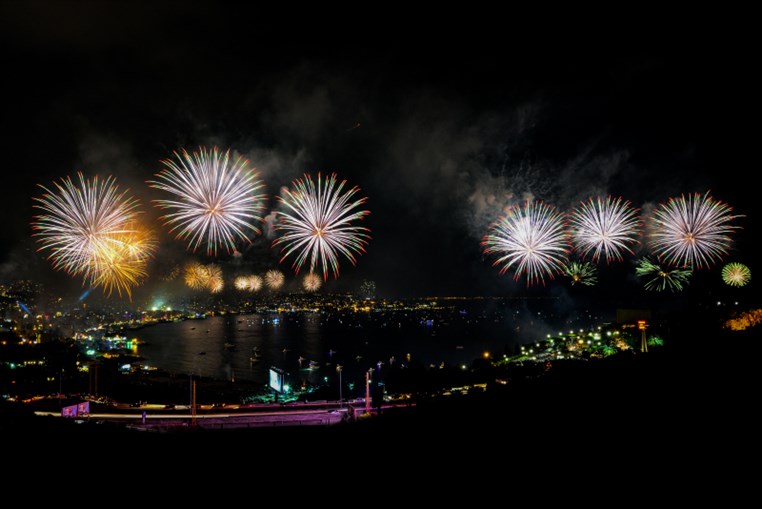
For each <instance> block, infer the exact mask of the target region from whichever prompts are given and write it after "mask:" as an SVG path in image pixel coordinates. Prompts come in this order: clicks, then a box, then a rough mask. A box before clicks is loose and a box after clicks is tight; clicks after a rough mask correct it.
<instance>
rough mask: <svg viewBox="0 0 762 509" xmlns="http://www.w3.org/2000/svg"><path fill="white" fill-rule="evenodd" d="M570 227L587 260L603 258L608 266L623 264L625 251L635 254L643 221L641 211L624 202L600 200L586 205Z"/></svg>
mask: <svg viewBox="0 0 762 509" xmlns="http://www.w3.org/2000/svg"><path fill="white" fill-rule="evenodd" d="M569 223H570V226H571V234H572V238H573V239H574V246H575V248H576V249H577V251H578V252H579V254H580V256H582V257H583V258H585V257H587V256H592V260H593V262H597V261H598V259H599V258H600V257H601V256H603V257H605V258H606V261H607V262H611V261H612V260H613V259H616V260H619V261H621V260H622V251H626V252H628V253H630V254H633V253H632V249H631V246H632V245H634V244H635V243H637V236H638V235H639V234H640V229H641V225H640V220H639V219H638V213H637V210H635V209H633V208H632V206H631V205H630V202H629V201H622V199H621V198H616V199H614V198H612V197H610V196H609V197H607V198H606V199H605V200H601V198H600V197H598V198H596V199H595V200H593V199H592V198H591V199H590V200H588V201H586V202H582V203H581V204H580V205H579V207H577V209H576V210H575V211H574V212H573V213H572V215H571V217H570V219H569Z"/></svg>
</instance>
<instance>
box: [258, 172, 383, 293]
mask: <svg viewBox="0 0 762 509" xmlns="http://www.w3.org/2000/svg"><path fill="white" fill-rule="evenodd" d="M346 182H347V181H346V180H342V181H341V182H339V183H338V184H337V180H336V174H335V173H334V174H331V176H330V177H328V178H326V179H325V180H323V179H322V178H321V174H320V173H318V176H317V185H316V184H315V182H314V181H313V180H312V177H310V176H309V175H307V174H305V176H304V179H296V180H295V181H294V182H293V190H290V189H286V190H284V192H283V194H282V195H281V196H279V197H278V200H279V201H280V203H282V204H283V206H284V207H283V208H284V211H281V212H278V214H277V217H278V222H277V224H276V229H277V230H280V231H283V232H284V233H283V235H281V236H280V237H279V238H277V239H276V240H275V241H274V242H273V246H277V245H282V248H281V253H283V257H282V258H281V259H280V262H283V260H285V259H286V258H288V257H289V256H290V255H291V254H294V255H295V256H296V259H295V260H294V263H293V265H292V267H293V269H294V271H295V272H296V273H297V274H298V273H299V269H301V268H302V266H303V265H304V264H305V263H306V262H307V261H308V260H309V263H308V265H309V271H310V272H314V271H315V268H316V267H317V268H318V272H320V271H322V273H323V279H328V269H329V267H330V268H331V270H332V271H333V276H334V277H335V278H338V277H339V260H338V257H339V254H342V255H344V257H345V258H347V259H348V260H349V261H350V262H351V263H352V265H355V263H356V258H355V256H356V255H360V254H362V253H364V252H365V246H366V245H367V244H368V239H370V236H369V235H368V233H367V232H370V230H368V229H367V228H364V227H361V226H352V225H351V223H352V221H354V220H359V219H362V218H364V217H365V216H367V215H368V214H370V212H369V211H367V210H355V209H357V208H358V207H360V206H361V205H363V204H364V203H365V202H366V200H367V198H360V199H358V200H355V201H350V200H351V199H352V197H353V196H354V195H355V194H357V192H358V191H359V190H360V189H359V188H358V187H353V188H351V189H349V190H348V191H346V192H344V193H342V191H343V189H344V186H345V185H346Z"/></svg>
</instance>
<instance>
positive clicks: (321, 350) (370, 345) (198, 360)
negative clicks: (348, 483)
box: [135, 302, 579, 385]
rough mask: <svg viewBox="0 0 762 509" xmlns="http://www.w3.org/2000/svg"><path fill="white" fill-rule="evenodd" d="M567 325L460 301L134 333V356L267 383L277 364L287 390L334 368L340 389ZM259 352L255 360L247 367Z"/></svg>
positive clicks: (542, 312) (466, 359)
mask: <svg viewBox="0 0 762 509" xmlns="http://www.w3.org/2000/svg"><path fill="white" fill-rule="evenodd" d="M551 304H552V303H551ZM530 307H531V309H530ZM573 321H574V320H569V319H568V318H564V319H561V318H560V317H558V316H555V315H554V312H553V310H552V306H550V308H548V303H540V304H538V305H535V306H527V305H526V303H521V304H520V305H519V304H516V303H512V302H498V303H495V302H488V303H484V302H458V303H455V304H453V305H450V306H448V307H447V309H444V310H442V309H440V310H427V309H424V310H420V309H417V310H395V311H384V312H370V313H362V312H359V313H352V312H345V313H336V312H334V313H315V312H292V313H259V314H248V315H233V314H228V315H223V316H215V317H210V318H206V319H203V320H186V321H182V322H173V323H164V324H158V325H155V326H150V327H147V328H145V329H141V330H139V331H136V334H135V336H136V337H137V338H138V339H139V340H140V341H141V343H145V344H141V346H140V347H139V354H140V355H141V356H143V357H144V358H145V359H146V361H145V362H146V364H148V365H151V366H156V367H158V368H161V369H164V370H166V371H169V372H172V373H178V374H180V373H183V374H189V373H192V374H195V375H200V376H205V377H211V378H216V379H223V380H232V379H235V380H247V381H252V382H261V383H262V384H263V385H265V384H267V383H268V379H269V378H268V375H269V369H270V367H277V368H280V369H282V370H284V371H285V372H286V374H287V377H286V380H287V382H288V383H291V384H295V383H303V382H306V383H310V384H319V383H321V382H322V381H324V379H325V378H330V377H338V374H337V371H336V365H337V364H340V365H342V367H343V371H342V376H343V377H345V382H346V381H348V380H353V379H354V380H361V379H362V377H363V376H364V373H365V371H367V370H369V369H376V370H378V369H381V370H384V369H387V368H388V367H389V366H390V365H391V364H394V363H405V364H406V363H410V362H416V363H421V364H423V365H424V366H440V365H441V364H442V363H445V364H446V365H469V364H470V363H471V362H472V361H473V359H475V358H477V357H481V356H483V355H484V353H485V352H488V353H489V354H490V355H491V356H493V357H497V356H502V355H503V354H505V353H508V354H510V353H512V352H513V350H514V348H515V346H516V345H517V344H519V343H528V342H531V341H536V340H539V339H543V338H544V337H545V334H546V333H548V332H550V331H553V333H555V332H558V331H559V330H560V329H559V326H565V327H567V328H568V325H570V324H571V323H572V322H573ZM552 322H555V324H554V325H550V323H552ZM559 322H560V323H559ZM576 322H577V323H576V324H575V326H576V325H579V323H578V322H579V320H576ZM255 350H256V351H257V352H259V358H258V359H257V360H256V361H255V362H252V360H251V357H252V355H253V352H254V351H255ZM300 359H301V362H300ZM311 361H312V367H310V362H311ZM379 362H380V363H381V364H380V365H379Z"/></svg>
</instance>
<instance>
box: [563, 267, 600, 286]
mask: <svg viewBox="0 0 762 509" xmlns="http://www.w3.org/2000/svg"><path fill="white" fill-rule="evenodd" d="M563 268H564V275H565V276H567V277H568V278H569V279H571V284H572V285H575V284H577V283H579V284H581V285H585V286H593V285H594V284H595V283H597V282H598V277H597V275H596V274H597V272H598V269H597V268H596V267H595V265H593V264H592V263H590V262H567V263H565V264H564V267H563Z"/></svg>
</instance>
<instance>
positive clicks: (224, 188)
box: [148, 147, 264, 256]
mask: <svg viewBox="0 0 762 509" xmlns="http://www.w3.org/2000/svg"><path fill="white" fill-rule="evenodd" d="M174 155H175V159H176V160H172V159H168V160H165V161H162V163H163V164H164V165H165V166H166V168H165V169H164V170H162V171H161V172H159V173H158V174H156V180H153V181H149V182H148V183H149V184H150V186H151V187H154V188H156V189H161V190H163V191H167V192H169V193H171V194H173V195H175V197H176V198H175V199H172V200H156V204H157V205H158V206H159V207H161V208H162V209H165V210H168V211H170V213H168V214H167V215H165V216H163V217H162V219H163V220H164V221H165V224H166V225H167V226H170V227H171V228H170V232H171V233H176V236H177V238H178V239H183V240H187V241H188V248H189V249H192V250H193V252H195V251H196V250H197V249H198V248H199V246H201V245H202V244H206V252H207V254H208V255H214V256H216V255H217V249H218V247H219V246H222V247H224V248H225V249H226V250H227V251H228V252H234V251H235V250H236V246H235V242H236V240H239V239H243V240H245V241H246V242H249V243H251V237H253V235H252V233H253V234H258V233H261V231H260V229H259V227H258V226H257V225H258V223H260V222H261V221H262V216H261V212H262V210H263V208H264V195H263V194H261V193H260V189H262V187H263V186H264V185H263V183H262V181H261V180H259V179H258V174H257V173H256V172H254V171H252V170H250V169H249V168H248V164H249V162H248V161H247V160H246V159H244V158H243V157H238V158H237V159H236V160H235V161H231V160H230V150H228V151H227V152H225V153H224V154H223V153H221V152H220V151H219V149H218V148H217V147H214V148H213V149H212V150H207V149H206V148H204V147H200V148H199V151H198V152H193V154H189V153H188V152H187V151H185V150H184V149H183V150H182V153H181V154H178V153H177V152H174Z"/></svg>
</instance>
